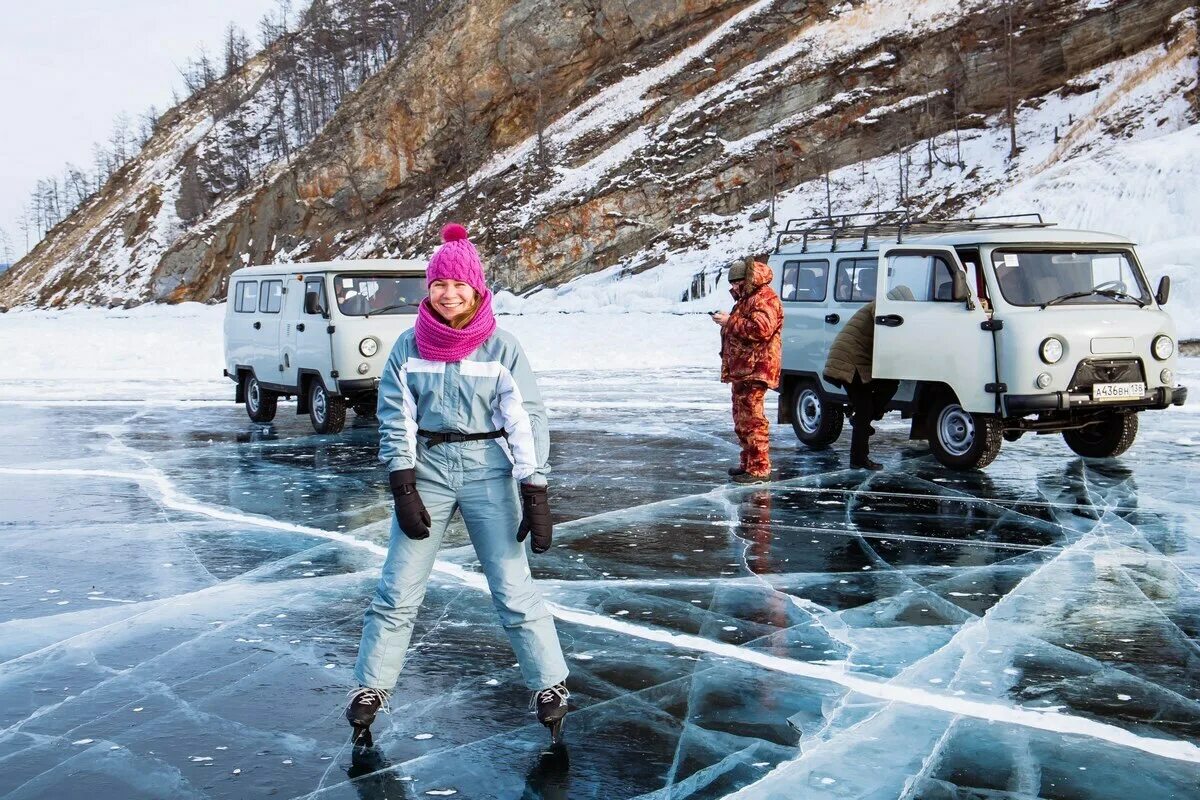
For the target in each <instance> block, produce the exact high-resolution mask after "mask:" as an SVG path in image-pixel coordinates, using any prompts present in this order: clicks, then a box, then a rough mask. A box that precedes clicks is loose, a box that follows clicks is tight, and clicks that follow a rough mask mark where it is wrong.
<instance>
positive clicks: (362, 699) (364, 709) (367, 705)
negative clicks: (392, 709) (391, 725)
mask: <svg viewBox="0 0 1200 800" xmlns="http://www.w3.org/2000/svg"><path fill="white" fill-rule="evenodd" d="M390 694H391V693H390V692H386V691H384V690H383V689H372V688H370V687H369V686H360V687H358V688H357V689H354V690H353V691H351V692H350V700H349V702H348V703H347V704H346V721H347V722H349V723H350V727H351V728H352V729H353V733H352V734H351V741H352V742H354V746H355V747H371V746H373V745H374V744H375V740H374V738H373V737H372V736H371V723H373V722H374V721H375V715H377V714H378V713H379V711H380V709H382V710H384V711H387V710H388V707H387V705H388V699H389V697H390Z"/></svg>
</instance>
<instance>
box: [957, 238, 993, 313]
mask: <svg viewBox="0 0 1200 800" xmlns="http://www.w3.org/2000/svg"><path fill="white" fill-rule="evenodd" d="M957 252H958V260H959V261H961V262H962V265H963V267H965V268H966V270H967V284H968V285H969V286H971V288H972V289H974V290H975V296H976V297H978V298H979V302H980V304H982V305H983V307H984V308H985V309H989V310H990V309H991V307H992V302H991V298H989V297H988V291H987V282H986V281H984V279H983V266H982V264H983V260H982V259H980V257H979V250H978V249H975V248H965V249H960V250H958V251H957Z"/></svg>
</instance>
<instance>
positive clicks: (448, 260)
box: [425, 222, 487, 296]
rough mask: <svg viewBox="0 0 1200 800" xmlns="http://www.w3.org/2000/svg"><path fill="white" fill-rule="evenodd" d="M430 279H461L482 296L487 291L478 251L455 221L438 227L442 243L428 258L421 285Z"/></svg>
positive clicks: (429, 282) (464, 229)
mask: <svg viewBox="0 0 1200 800" xmlns="http://www.w3.org/2000/svg"><path fill="white" fill-rule="evenodd" d="M434 281H462V282H463V283H466V284H469V285H470V287H471V288H472V289H474V290H475V291H476V292H478V293H479V294H480V296H482V295H483V294H484V293H485V292H487V282H486V281H485V280H484V278H483V262H481V261H480V260H479V251H477V250H476V249H475V245H473V244H471V242H470V240H469V239H467V229H466V228H464V227H463V226H462V225H459V224H458V223H456V222H451V223H450V224H449V225H447V226H446V227H444V228H442V246H441V247H439V248H438V249H437V252H436V253H434V254H433V258H431V259H429V267H428V268H427V269H426V271H425V285H426V286H428V285H429V284H431V283H433V282H434Z"/></svg>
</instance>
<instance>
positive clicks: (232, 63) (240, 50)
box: [225, 22, 250, 78]
mask: <svg viewBox="0 0 1200 800" xmlns="http://www.w3.org/2000/svg"><path fill="white" fill-rule="evenodd" d="M249 60H250V40H249V39H247V38H246V34H245V33H244V32H243V31H242V29H241V28H239V27H238V26H237V25H234V24H233V23H232V22H231V23H229V26H228V27H227V28H225V77H226V78H228V77H229V76H230V75H233V74H234V73H235V72H237V71H239V70H240V69H241V68H242V67H244V66H245V65H246V62H247V61H249Z"/></svg>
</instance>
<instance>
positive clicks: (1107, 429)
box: [1063, 413, 1138, 458]
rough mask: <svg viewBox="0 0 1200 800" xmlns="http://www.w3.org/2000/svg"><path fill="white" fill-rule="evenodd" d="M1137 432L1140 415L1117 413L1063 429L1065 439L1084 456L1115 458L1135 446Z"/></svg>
mask: <svg viewBox="0 0 1200 800" xmlns="http://www.w3.org/2000/svg"><path fill="white" fill-rule="evenodd" d="M1137 433H1138V415H1137V414H1128V413H1127V414H1121V413H1117V414H1112V415H1110V416H1109V417H1107V418H1105V419H1104V421H1102V422H1097V423H1095V424H1093V425H1088V426H1087V427H1084V428H1078V429H1077V430H1073V431H1063V441H1065V442H1066V443H1067V447H1069V448H1071V449H1072V450H1074V451H1075V452H1076V453H1077V454H1078V455H1081V456H1083V457H1084V458H1115V457H1117V456H1119V455H1121V454H1122V453H1124V452H1125V451H1126V450H1128V449H1129V448H1130V447H1132V446H1133V440H1134V439H1136V438H1137Z"/></svg>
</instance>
